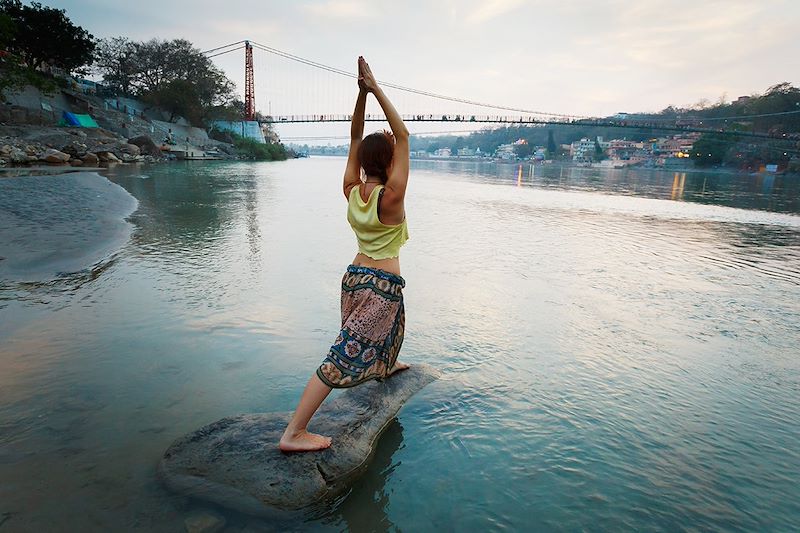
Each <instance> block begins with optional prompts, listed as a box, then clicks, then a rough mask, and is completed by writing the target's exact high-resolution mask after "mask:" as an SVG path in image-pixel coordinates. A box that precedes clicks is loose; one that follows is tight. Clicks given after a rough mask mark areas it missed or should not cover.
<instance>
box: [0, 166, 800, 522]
mask: <svg viewBox="0 0 800 533" xmlns="http://www.w3.org/2000/svg"><path fill="white" fill-rule="evenodd" d="M343 163H344V161H343V160H342V159H323V158H312V159H307V160H302V161H289V162H285V163H278V164H275V165H272V164H244V165H242V164H227V163H226V164H219V165H205V164H204V165H182V164H176V165H161V166H154V167H141V168H136V167H133V166H130V167H124V168H118V169H115V170H114V171H113V173H112V174H111V179H112V180H114V181H116V182H117V183H120V184H121V185H122V186H123V187H125V188H126V189H127V190H128V191H129V192H131V193H132V194H133V195H134V196H136V197H137V198H139V200H140V205H141V208H140V209H139V211H137V212H136V213H135V214H134V216H133V217H132V218H131V222H132V224H133V225H134V228H133V234H132V236H131V238H130V240H128V241H127V245H126V246H125V247H124V248H123V249H122V250H121V251H120V252H119V253H118V254H117V255H116V256H114V258H113V259H112V260H111V261H110V262H109V264H108V265H106V266H105V268H103V267H102V266H100V267H98V268H97V270H96V271H94V272H91V269H90V271H87V272H85V273H83V274H81V275H79V276H78V277H77V278H76V279H73V280H72V281H71V282H69V283H67V284H66V285H64V286H59V285H58V282H55V283H54V284H53V287H54V288H53V290H52V294H51V296H50V297H48V298H46V299H44V298H43V299H42V300H41V301H34V300H27V301H24V302H22V301H20V298H19V297H17V296H16V294H15V293H14V292H13V291H11V292H6V293H5V296H4V297H5V298H6V300H4V301H3V302H2V304H3V305H5V306H6V307H5V308H4V309H0V313H2V317H0V479H2V480H3V482H2V483H0V502H2V504H0V521H2V520H5V523H4V524H3V530H4V529H8V530H9V531H16V530H23V531H24V530H43V531H45V530H48V526H50V527H51V528H52V524H53V523H59V524H69V527H70V529H75V530H92V529H103V530H115V531H116V530H130V529H137V528H139V529H142V530H148V531H179V530H182V529H183V527H184V524H183V520H184V518H185V516H186V512H187V511H188V505H189V504H186V503H185V502H184V501H183V500H182V499H181V498H175V497H171V496H168V495H167V494H166V491H165V490H164V489H161V488H160V487H159V486H158V485H157V481H156V479H155V472H154V465H155V464H157V462H158V459H159V457H160V456H161V454H162V453H163V451H164V450H165V449H166V447H167V446H169V444H170V443H171V442H172V441H173V440H174V439H175V438H176V437H178V436H180V435H183V434H185V433H187V432H189V431H193V430H195V429H196V428H197V427H200V426H202V425H205V424H208V423H210V422H213V421H214V420H217V419H219V418H222V417H224V416H229V415H231V414H235V413H248V412H269V411H286V410H288V409H290V408H292V407H293V406H294V402H295V401H296V398H297V397H298V396H299V394H300V391H301V390H302V387H303V386H304V384H305V380H306V379H307V377H308V371H309V369H310V368H314V367H315V366H316V365H317V364H318V363H319V361H320V359H321V357H322V356H323V355H324V352H325V350H326V349H327V347H328V346H329V343H330V340H331V339H332V338H333V336H334V335H335V331H336V328H337V326H338V324H339V322H338V320H339V309H338V296H339V294H338V283H339V281H340V279H341V269H342V267H343V265H344V264H346V262H347V261H349V260H350V259H351V258H352V251H353V246H354V243H353V238H352V234H351V233H350V231H349V228H348V227H347V223H346V220H345V219H344V205H345V204H344V201H343V199H342V198H341V185H340V182H339V179H340V176H341V167H342V165H343ZM415 165H416V166H417V168H416V169H415V171H414V173H413V175H412V178H413V179H414V180H415V181H414V182H413V183H414V187H413V190H412V191H411V194H412V195H413V201H412V202H409V205H408V211H409V223H410V224H411V225H412V228H411V229H412V240H411V241H409V245H408V246H407V248H404V252H403V253H404V254H405V255H404V260H403V261H404V263H403V268H404V276H405V277H406V279H407V280H408V281H409V283H408V286H407V292H406V296H407V298H408V302H409V318H410V323H409V332H408V334H407V338H406V343H405V344H404V348H403V350H404V354H405V355H404V358H407V359H409V360H410V361H411V362H415V361H417V362H428V363H431V364H434V365H436V366H437V367H439V368H442V369H443V370H444V372H445V377H444V378H443V379H442V380H441V381H440V382H439V383H438V384H437V385H436V386H433V385H432V386H430V387H428V388H426V389H425V390H424V391H423V393H421V394H420V395H419V396H417V397H415V401H414V402H411V403H409V404H408V405H407V406H406V407H405V408H404V409H403V410H402V411H401V412H400V413H399V420H400V421H402V426H401V425H400V422H399V421H396V422H393V423H392V424H391V425H390V426H389V428H388V429H387V431H386V432H385V433H384V435H383V436H382V439H381V440H380V442H379V443H378V446H377V455H376V456H375V457H374V458H373V462H372V464H371V466H370V467H369V468H368V469H367V470H366V472H365V473H364V477H362V478H361V479H360V480H359V481H358V482H357V483H356V485H355V486H354V487H353V489H352V490H351V492H350V493H349V494H348V495H347V496H346V497H345V498H344V499H342V500H341V501H338V502H336V503H335V504H334V505H333V506H331V507H329V508H326V509H325V511H324V512H322V513H321V514H318V515H314V516H316V517H317V518H311V519H310V520H309V521H307V522H305V523H304V522H302V521H301V522H298V523H295V524H290V525H288V526H287V527H286V528H283V527H281V526H280V525H276V524H261V525H257V524H256V523H255V522H252V521H250V519H249V518H243V517H242V518H236V517H233V516H231V517H230V520H229V526H228V529H229V530H230V531H239V530H242V529H243V528H244V530H249V531H254V530H259V529H266V530H270V529H276V528H277V529H279V530H284V529H294V530H308V529H311V530H336V531H340V530H359V529H370V528H372V527H377V528H378V529H381V530H383V529H389V530H391V529H400V530H407V531H423V530H430V529H431V528H437V529H442V530H450V529H456V530H463V531H483V530H496V529H502V528H506V529H510V530H526V529H542V530H549V529H559V528H560V529H564V530H586V529H592V528H595V529H603V530H617V529H620V528H621V527H622V528H626V527H627V528H629V529H642V530H652V529H663V530H680V529H681V528H685V524H687V523H691V524H695V525H696V526H697V527H698V528H700V529H709V530H720V529H723V530H753V531H761V530H776V531H778V530H779V531H784V530H785V531H789V530H794V529H796V528H793V527H792V526H793V525H794V524H795V523H796V522H797V516H800V507H798V503H797V502H800V495H799V494H798V488H797V483H796V480H797V479H798V476H800V455H798V452H797V446H796V442H798V440H800V434H798V428H800V422H799V421H798V413H800V405H798V398H799V397H798V395H797V391H798V390H800V389H798V387H799V386H800V385H798V384H800V369H798V364H800V363H798V359H797V357H796V354H797V345H798V343H800V336H799V335H800V334H799V333H798V329H797V324H798V321H800V307H798V305H799V304H798V299H797V291H798V283H799V282H800V217H797V216H795V215H790V214H785V213H774V212H769V210H770V209H774V210H776V211H787V210H788V211H791V209H793V207H792V206H793V205H796V201H797V200H796V198H793V197H792V196H791V195H790V194H789V192H787V191H792V190H794V191H795V193H796V185H792V184H791V183H789V182H788V181H787V179H786V178H785V177H783V176H775V177H772V178H771V177H769V176H764V177H763V178H761V177H757V176H726V175H718V174H708V173H692V172H685V173H684V172H679V173H677V174H676V173H675V172H656V171H653V172H650V171H643V170H639V171H635V172H633V171H603V170H598V169H569V168H547V167H535V168H533V169H531V168H529V167H525V166H523V167H522V168H521V169H520V168H519V166H518V165H483V164H464V163H458V162H455V163H441V164H430V163H425V165H428V168H420V167H419V165H418V163H416V162H415ZM520 171H521V175H520ZM517 184H519V187H517V186H515V185H517ZM792 187H795V189H792ZM587 191H588V192H587ZM597 193H602V194H597ZM673 195H674V196H675V201H673V200H672V198H673ZM327 198H332V199H336V200H337V201H332V202H327V201H321V200H320V199H327ZM653 198H658V199H653ZM678 199H680V201H677V200H678ZM793 202H794V203H793ZM706 203H708V204H721V205H729V204H735V205H736V206H737V207H741V206H746V205H749V204H750V203H752V205H754V206H759V209H762V208H763V210H760V211H756V210H745V209H728V208H726V207H719V206H718V205H703V204H706ZM81 276H83V277H81ZM45 285H47V284H45ZM70 287H72V288H73V289H74V290H69V288H70ZM42 290H45V289H42ZM12 326H13V327H12ZM509 435H515V436H521V437H522V438H508V436H509ZM465 465H466V466H465ZM442 473H446V475H443V474H442ZM642 473H644V474H642ZM609 479H613V480H614V483H612V484H609V483H608V480H609ZM772 494H783V495H785V498H773V497H771V495H772ZM697 502H702V505H698V503H697ZM409 509H412V510H413V512H409ZM532 510H533V511H535V512H534V513H533V515H532V513H531V511H532ZM4 513H6V514H4ZM8 513H10V514H8ZM375 524H377V526H375ZM65 527H66V526H65Z"/></svg>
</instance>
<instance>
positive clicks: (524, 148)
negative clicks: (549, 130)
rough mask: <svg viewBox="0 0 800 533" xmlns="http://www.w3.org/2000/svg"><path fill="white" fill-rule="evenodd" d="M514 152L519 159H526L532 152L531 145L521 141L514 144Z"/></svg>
mask: <svg viewBox="0 0 800 533" xmlns="http://www.w3.org/2000/svg"><path fill="white" fill-rule="evenodd" d="M514 153H515V154H517V157H519V158H520V159H527V158H529V157H530V156H531V155H532V154H533V145H532V144H530V143H521V144H517V145H515V146H514Z"/></svg>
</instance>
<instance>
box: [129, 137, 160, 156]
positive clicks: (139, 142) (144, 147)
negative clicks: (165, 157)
mask: <svg viewBox="0 0 800 533" xmlns="http://www.w3.org/2000/svg"><path fill="white" fill-rule="evenodd" d="M128 143H130V144H134V145H136V146H138V147H139V153H140V154H142V155H152V156H154V157H159V156H160V155H161V149H160V148H159V147H158V146H157V145H156V143H155V142H153V139H151V138H150V137H148V136H147V135H140V136H139V137H133V138H132V139H128Z"/></svg>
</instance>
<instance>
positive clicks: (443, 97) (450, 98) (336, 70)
mask: <svg viewBox="0 0 800 533" xmlns="http://www.w3.org/2000/svg"><path fill="white" fill-rule="evenodd" d="M250 43H251V44H252V45H253V47H254V48H258V49H259V50H262V51H264V52H268V53H270V54H275V55H278V56H281V57H284V58H286V59H289V60H292V61H296V62H298V63H303V64H305V65H308V66H311V67H315V68H318V69H321V70H326V71H328V72H332V73H334V74H339V75H340V76H345V77H348V78H353V79H358V75H356V74H353V73H351V72H348V71H346V70H342V69H339V68H336V67H331V66H329V65H324V64H322V63H317V62H316V61H312V60H310V59H305V58H303V57H300V56H296V55H294V54H290V53H288V52H284V51H282V50H278V49H277V48H272V47H270V46H265V45H263V44H260V43H257V42H255V41H250ZM379 83H380V84H381V85H384V86H386V87H391V88H393V89H397V90H399V91H404V92H409V93H413V94H418V95H421V96H428V97H431V98H437V99H439V100H447V101H450V102H457V103H461V104H468V105H474V106H478V107H488V108H491V109H500V110H503V111H515V112H517V113H527V114H530V115H544V116H548V117H560V118H570V119H576V118H578V119H588V118H594V117H588V116H583V115H567V114H563V113H548V112H545V111H532V110H530V109H522V108H517V107H508V106H501V105H496V104H487V103H483V102H477V101H475V100H468V99H466V98H457V97H454V96H446V95H443V94H438V93H432V92H429V91H423V90H420V89H414V88H412V87H405V86H403V85H398V84H396V83H391V82H387V81H380V80H379Z"/></svg>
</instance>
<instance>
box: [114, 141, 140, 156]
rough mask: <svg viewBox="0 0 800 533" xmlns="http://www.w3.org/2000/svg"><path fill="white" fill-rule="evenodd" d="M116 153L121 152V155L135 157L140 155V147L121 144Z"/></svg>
mask: <svg viewBox="0 0 800 533" xmlns="http://www.w3.org/2000/svg"><path fill="white" fill-rule="evenodd" d="M116 151H118V152H120V153H121V154H128V155H133V156H137V155H139V147H138V146H136V145H135V144H130V143H121V144H120V145H119V147H118V148H117V150H116Z"/></svg>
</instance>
